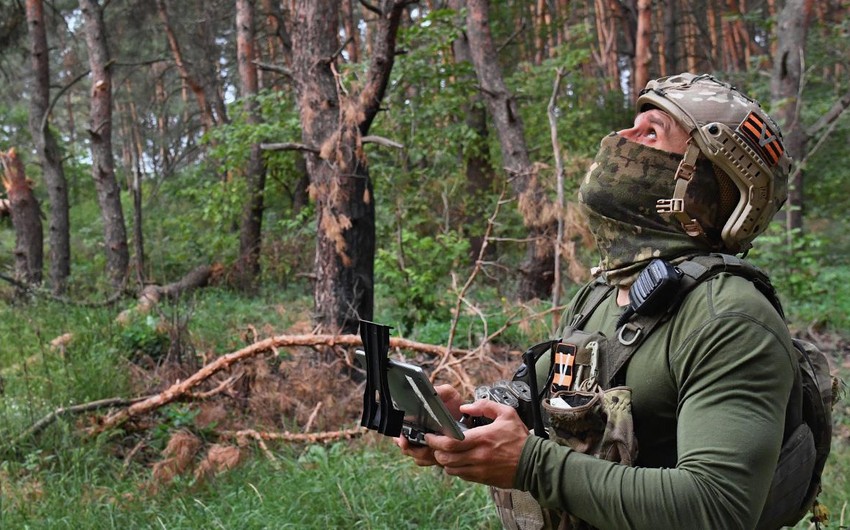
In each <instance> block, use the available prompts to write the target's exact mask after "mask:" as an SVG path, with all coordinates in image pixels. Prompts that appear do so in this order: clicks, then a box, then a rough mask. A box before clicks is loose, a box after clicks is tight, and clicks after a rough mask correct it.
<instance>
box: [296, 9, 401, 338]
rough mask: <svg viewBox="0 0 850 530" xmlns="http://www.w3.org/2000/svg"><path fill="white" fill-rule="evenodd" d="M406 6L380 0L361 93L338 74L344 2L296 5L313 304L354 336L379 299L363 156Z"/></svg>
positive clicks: (323, 321) (322, 319)
mask: <svg viewBox="0 0 850 530" xmlns="http://www.w3.org/2000/svg"><path fill="white" fill-rule="evenodd" d="M408 3H410V2H409V1H407V0H383V1H382V2H381V3H380V4H379V5H378V6H373V8H374V9H376V10H377V11H379V12H380V15H379V16H378V18H377V19H376V20H375V22H374V27H373V29H372V31H371V34H372V36H373V41H372V44H371V47H370V57H371V62H370V65H369V69H368V72H367V74H366V78H365V80H364V83H363V88H362V89H360V90H359V91H357V92H354V91H351V90H349V87H346V86H345V85H344V80H343V79H342V78H340V79H339V81H338V80H337V77H336V75H335V73H336V72H337V71H338V69H337V68H336V59H337V57H336V54H337V53H338V51H339V49H340V42H339V33H338V31H339V23H340V18H339V17H340V13H339V2H338V1H336V0H296V2H295V23H294V25H293V27H294V31H293V37H294V38H293V52H294V53H293V59H294V60H293V69H294V71H295V74H296V75H295V78H296V79H298V80H299V82H298V83H297V84H296V90H297V96H298V105H299V111H300V113H301V124H302V141H303V143H304V144H306V145H309V146H316V147H317V148H318V153H316V152H305V156H306V159H307V169H308V173H309V174H310V179H311V191H312V196H313V198H314V200H315V201H316V215H317V236H316V237H317V241H316V259H315V272H316V278H317V281H316V284H315V291H314V301H315V307H316V320H317V323H318V325H319V327H320V328H321V329H324V330H327V331H334V332H336V331H340V332H343V333H346V332H348V333H351V332H354V331H356V330H357V327H358V325H359V319H366V320H368V319H371V318H372V313H373V298H374V287H373V281H374V257H375V205H374V200H373V191H372V182H371V180H370V178H369V171H368V168H367V165H366V156H365V153H364V152H363V146H362V141H361V139H362V136H364V135H366V134H367V133H368V131H369V127H370V126H371V124H372V121H373V120H374V119H375V115H376V114H377V112H378V110H379V104H380V102H381V100H382V99H383V96H384V92H385V90H386V87H387V83H388V82H389V74H390V71H391V70H392V66H393V63H394V60H395V38H396V34H397V31H398V27H399V23H400V20H401V14H402V11H403V8H404V6H405V5H407V4H408Z"/></svg>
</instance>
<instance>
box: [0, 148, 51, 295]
mask: <svg viewBox="0 0 850 530" xmlns="http://www.w3.org/2000/svg"><path fill="white" fill-rule="evenodd" d="M0 165H2V166H3V170H4V177H3V185H4V186H5V187H6V193H7V195H8V197H9V203H10V206H9V210H10V212H11V214H12V226H14V228H15V279H16V280H18V281H19V282H21V283H23V284H27V285H32V286H37V285H39V284H40V283H41V269H42V267H43V265H44V263H43V257H44V254H43V253H44V248H43V243H44V234H43V231H42V230H43V229H42V226H41V211H40V210H39V207H38V202H37V201H36V199H35V196H34V195H33V193H32V185H31V182H30V181H29V179H27V178H26V175H24V164H23V162H22V161H21V159H20V157H18V154H17V153H16V152H15V149H14V148H12V149H10V150H9V152H8V153H0ZM19 294H21V293H19Z"/></svg>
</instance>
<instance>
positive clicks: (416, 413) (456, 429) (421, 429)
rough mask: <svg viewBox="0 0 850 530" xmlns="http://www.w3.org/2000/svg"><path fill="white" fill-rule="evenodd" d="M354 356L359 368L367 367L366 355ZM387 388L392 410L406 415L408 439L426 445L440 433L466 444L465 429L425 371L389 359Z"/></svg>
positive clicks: (405, 424)
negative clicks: (430, 435)
mask: <svg viewBox="0 0 850 530" xmlns="http://www.w3.org/2000/svg"><path fill="white" fill-rule="evenodd" d="M355 353H356V355H355V359H356V361H357V364H358V365H359V366H360V367H361V368H363V367H365V365H366V354H365V353H364V352H363V351H362V350H357V351H356V352H355ZM387 384H388V385H389V389H390V397H392V401H393V406H394V407H395V409H396V410H403V411H404V421H403V427H402V433H403V434H404V435H405V436H406V437H407V438H408V439H410V440H411V441H413V442H415V443H420V444H424V443H425V442H424V436H425V434H426V433H438V434H443V435H445V436H451V437H452V438H455V439H458V440H463V429H464V427H463V426H462V425H460V424H458V423H457V422H456V421H455V419H454V418H453V417H452V415H451V413H450V412H449V410H448V409H447V408H446V405H445V403H443V400H442V399H440V397H439V396H438V395H437V391H436V390H435V389H434V385H432V384H431V381H430V380H429V379H428V376H427V375H426V374H425V371H424V370H422V368H420V367H419V366H416V365H413V364H408V363H403V362H400V361H395V360H392V359H390V360H389V362H388V364H387Z"/></svg>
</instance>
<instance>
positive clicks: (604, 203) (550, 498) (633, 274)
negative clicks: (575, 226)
mask: <svg viewBox="0 0 850 530" xmlns="http://www.w3.org/2000/svg"><path fill="white" fill-rule="evenodd" d="M637 108H638V114H637V117H636V118H635V121H634V126H633V127H631V128H629V129H625V130H622V131H619V132H617V133H612V134H611V135H609V136H607V137H605V138H604V139H603V140H602V142H601V147H600V150H599V153H598V154H597V156H596V158H595V161H594V162H593V164H592V165H591V167H590V169H589V171H588V173H587V175H586V177H585V178H584V180H583V182H582V184H581V187H580V190H579V202H580V204H581V206H582V209H583V211H584V213H585V214H586V217H587V220H588V223H589V226H590V228H591V230H592V232H593V234H594V238H595V239H596V242H597V246H598V249H599V253H600V257H601V260H600V265H599V267H598V268H597V269H596V270H595V275H596V276H597V277H598V278H601V279H602V280H601V283H604V284H606V285H607V286H609V289H608V291H607V294H606V295H605V297H604V298H603V299H601V301H600V302H598V303H596V304H595V305H594V307H591V308H588V306H587V305H586V302H587V299H588V293H589V292H590V290H589V289H590V288H589V287H586V288H585V289H583V290H582V291H581V292H580V293H579V294H578V295H577V296H576V298H574V299H573V301H572V303H571V306H570V310H569V311H568V312H567V314H566V315H565V316H564V320H563V321H562V335H560V336H562V337H563V336H568V335H569V334H571V333H573V332H575V331H576V327H575V324H576V323H580V329H579V330H578V331H580V332H594V333H598V334H599V335H598V336H599V337H601V339H600V340H599V341H598V342H599V345H600V346H599V356H600V357H601V358H603V359H604V356H605V354H606V352H607V347H606V344H610V343H611V342H612V341H616V340H617V338H618V336H619V337H620V339H621V340H622V333H623V331H624V329H626V328H627V326H628V320H629V314H626V315H625V316H624V315H623V313H624V310H625V309H626V308H629V307H630V304H631V303H632V302H633V298H634V296H631V297H630V287H631V286H632V285H633V284H634V282H635V280H636V278H638V276H639V275H640V274H641V272H642V271H644V270H645V269H646V268H647V265H648V264H649V263H650V262H651V261H652V260H653V259H655V258H661V259H663V260H665V261H666V262H667V263H669V264H671V266H676V265H677V264H681V263H683V262H685V261H686V260H690V259H691V258H693V257H695V256H700V255H705V254H708V253H710V252H722V253H725V254H729V255H735V254H739V253H742V252H746V251H747V250H748V249H749V248H750V247H751V242H752V240H753V239H754V238H755V237H756V236H757V235H758V234H760V233H761V232H763V231H764V230H765V229H766V228H767V225H768V223H769V221H770V219H771V218H772V216H773V215H774V214H775V213H776V211H777V210H778V209H779V208H780V207H781V206H782V204H783V203H784V201H785V196H786V179H787V176H788V173H789V170H790V166H791V161H790V159H789V157H788V155H787V154H786V153H785V152H784V149H783V146H782V141H781V136H780V132H779V128H778V127H777V125H776V124H775V123H774V122H773V120H772V119H771V118H770V117H769V116H768V115H767V114H766V113H765V112H764V111H763V110H762V108H761V107H760V106H759V104H758V103H757V102H756V101H754V100H752V99H750V98H748V97H747V96H745V95H744V94H742V93H741V92H739V91H738V90H736V89H735V88H734V87H732V86H730V85H728V84H726V83H722V82H721V81H718V80H717V79H715V78H714V77H712V76H708V75H692V74H681V75H677V76H671V77H668V78H662V79H659V80H655V81H651V82H650V83H649V84H648V85H647V87H646V89H645V90H644V91H643V92H642V93H641V95H640V97H639V98H638V101H637ZM596 283H600V281H597V282H596ZM585 312H586V313H587V314H584V313H585ZM565 340H566V339H565ZM641 340H642V342H640V345H639V346H638V347H637V348H636V349H635V351H634V352H633V353H632V354H631V356H630V357H629V360H628V362H627V363H625V365H624V366H622V367H621V368H619V369H618V370H617V371H616V373H611V374H608V375H609V376H610V380H609V381H607V382H605V383H604V384H603V387H605V388H607V387H611V386H616V385H618V384H622V385H624V386H626V387H628V388H629V389H630V390H631V417H632V418H633V425H634V431H633V432H634V440H632V442H628V443H626V444H625V445H626V446H628V449H629V450H630V451H631V455H630V456H628V458H627V460H630V461H626V459H620V460H619V462H624V463H628V464H631V465H621V464H620V463H617V462H611V461H607V460H605V459H603V458H597V457H595V456H591V455H587V454H583V453H581V452H579V451H577V450H576V449H574V448H573V447H570V445H567V444H564V443H563V436H553V438H554V439H544V438H543V437H541V436H533V435H531V434H530V433H529V430H528V429H527V428H526V423H524V422H523V420H522V419H521V418H520V417H519V416H518V414H517V413H516V411H515V410H514V409H512V408H510V407H507V406H504V405H500V404H498V403H495V402H493V401H486V400H480V401H477V402H475V403H472V404H466V405H461V403H462V400H461V396H460V395H459V394H458V392H457V391H456V390H454V389H452V388H451V387H447V386H441V387H439V389H438V390H439V393H440V395H441V397H442V398H443V399H444V401H446V403H447V404H448V406H449V408H450V410H453V412H455V413H457V414H458V416H459V414H460V413H464V414H467V415H471V416H485V417H488V418H492V419H493V422H492V423H490V424H488V425H484V426H481V427H475V428H473V429H470V430H468V431H467V432H466V438H465V439H464V440H462V441H458V440H454V439H451V438H448V437H444V436H437V435H431V434H429V435H427V436H426V442H427V444H428V445H427V447H421V446H418V447H417V446H412V445H410V444H409V443H408V442H407V441H406V440H404V439H399V440H398V444H399V446H400V447H401V448H402V451H403V453H404V454H406V455H409V456H411V457H413V458H414V460H415V462H416V463H417V464H418V465H439V466H441V467H443V468H444V469H445V471H446V473H448V474H450V475H455V476H458V477H461V478H462V479H464V480H469V481H474V482H479V483H483V484H487V485H490V486H493V487H495V488H502V489H504V490H505V491H507V492H508V495H507V496H505V495H499V491H500V490H494V491H496V493H497V494H496V495H495V496H496V498H497V504H501V506H500V514H501V515H502V519H503V521H504V522H505V524H506V525H507V526H511V527H514V528H542V527H545V526H549V525H558V524H559V520H560V525H561V527H562V528H576V527H581V525H585V526H592V527H597V528H603V529H623V528H646V529H650V528H651V529H659V528H664V529H674V528H689V529H690V528H704V529H718V528H755V527H756V525H757V523H758V521H759V518H760V514H761V513H762V509H763V507H764V505H765V501H766V498H767V495H768V490H769V489H770V487H771V480H772V478H773V475H774V470H775V468H776V465H777V459H778V457H779V454H780V448H781V447H782V446H783V435H784V427H785V424H786V406H787V404H788V402H789V395H790V393H791V390H792V386H793V384H794V377H795V370H796V368H795V366H796V357H795V354H794V350H793V346H792V343H791V337H790V335H789V332H788V330H787V327H786V325H785V323H784V320H783V318H782V317H781V316H780V315H779V314H778V313H777V311H776V310H775V309H774V307H773V306H772V305H771V303H770V301H768V299H767V298H766V297H765V296H764V295H762V294H761V292H760V291H759V289H757V287H756V286H755V285H754V284H753V282H751V281H750V280H749V279H746V278H743V277H741V276H737V275H731V274H718V275H716V276H713V277H712V278H710V279H709V280H707V281H705V282H702V283H699V284H698V285H696V287H695V288H693V290H692V291H690V292H689V293H688V295H687V297H685V298H684V300H683V301H682V302H681V304H680V305H678V307H677V308H676V309H675V311H672V314H671V315H670V316H669V318H668V319H667V320H666V321H663V322H661V323H660V324H658V326H657V327H656V328H654V331H652V333H651V334H650V335H649V336H647V337H641ZM594 344H596V342H594ZM608 353H610V352H608ZM544 360H546V361H547V363H548V357H546V358H545V359H544ZM541 366H544V365H543V364H538V369H539V368H540V367H541ZM551 368H552V367H551V366H550V365H549V364H546V365H545V367H544V371H545V372H548V373H551V372H550V369H551ZM562 373H563V372H562ZM550 381H551V378H550ZM553 384H554V383H553ZM556 390H557V388H555V387H553V388H550V389H549V391H550V396H551V395H553V394H554V392H555V391H556ZM546 404H547V411H549V412H550V413H551V411H553V410H555V409H554V408H552V403H551V402H550V401H549V400H546ZM789 409H790V407H789ZM555 417H557V411H555ZM553 421H554V420H553ZM549 430H550V431H552V430H553V429H552V427H551V425H550V429H549ZM553 434H554V433H553ZM566 436H567V437H569V433H567V435H566ZM634 441H636V448H637V451H636V452H635V451H634V449H635V443H634ZM559 442H562V443H559ZM597 456H599V455H597ZM632 458H633V460H632ZM502 493H504V492H502ZM500 498H501V502H498V501H499V499H500ZM571 525H572V526H571Z"/></svg>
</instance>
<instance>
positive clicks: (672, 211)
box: [655, 137, 706, 240]
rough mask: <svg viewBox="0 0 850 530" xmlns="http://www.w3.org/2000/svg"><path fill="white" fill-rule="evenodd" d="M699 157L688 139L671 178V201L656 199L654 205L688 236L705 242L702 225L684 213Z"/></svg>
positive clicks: (697, 148) (695, 147)
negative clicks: (687, 192)
mask: <svg viewBox="0 0 850 530" xmlns="http://www.w3.org/2000/svg"><path fill="white" fill-rule="evenodd" d="M699 155H700V150H699V147H697V145H696V143H695V142H694V139H693V137H691V138H689V139H688V147H687V149H686V150H685V156H683V157H682V160H681V161H680V162H679V167H678V168H677V169H676V175H675V176H674V177H673V178H674V179H675V181H676V186H675V188H674V189H673V197H672V198H671V199H658V201H656V204H655V211H656V212H658V213H659V214H660V215H663V216H665V217H667V218H670V217H672V218H674V219H676V220H677V221H679V223H680V224H681V225H682V229H683V230H684V231H685V233H686V234H688V235H689V236H691V237H695V238H698V239H701V240H706V236H705V230H704V229H703V228H702V225H700V224H699V221H697V220H696V219H693V218H692V217H691V216H690V215H688V213H687V212H686V211H685V197H686V194H685V192H686V191H687V189H688V184H690V182H691V179H692V178H694V175H695V174H696V167H697V159H698V158H699Z"/></svg>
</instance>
